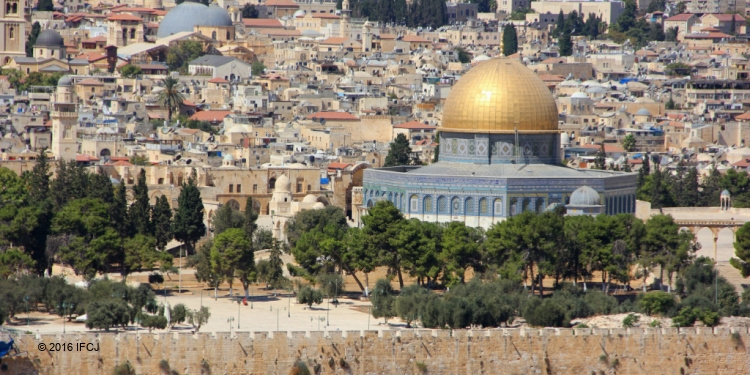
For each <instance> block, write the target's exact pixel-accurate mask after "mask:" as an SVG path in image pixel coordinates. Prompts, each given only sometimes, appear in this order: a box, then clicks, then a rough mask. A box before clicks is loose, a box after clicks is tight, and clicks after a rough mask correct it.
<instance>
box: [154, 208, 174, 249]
mask: <svg viewBox="0 0 750 375" xmlns="http://www.w3.org/2000/svg"><path fill="white" fill-rule="evenodd" d="M152 218H153V230H154V238H155V239H156V248H157V249H159V250H160V251H164V249H166V247H167V244H168V243H169V241H170V240H172V237H173V236H172V207H170V206H169V199H167V196H166V195H163V194H162V195H161V196H160V197H159V198H158V199H157V200H156V205H154V209H153V212H152Z"/></svg>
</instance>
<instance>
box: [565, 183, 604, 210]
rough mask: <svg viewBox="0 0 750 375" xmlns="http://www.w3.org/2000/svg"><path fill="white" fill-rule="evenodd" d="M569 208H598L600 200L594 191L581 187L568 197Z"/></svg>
mask: <svg viewBox="0 0 750 375" xmlns="http://www.w3.org/2000/svg"><path fill="white" fill-rule="evenodd" d="M569 205H570V206H599V205H601V198H600V197H599V193H597V192H596V190H594V189H592V188H590V187H588V186H581V187H579V188H578V189H576V190H575V191H574V192H573V194H571V195H570V204H569Z"/></svg>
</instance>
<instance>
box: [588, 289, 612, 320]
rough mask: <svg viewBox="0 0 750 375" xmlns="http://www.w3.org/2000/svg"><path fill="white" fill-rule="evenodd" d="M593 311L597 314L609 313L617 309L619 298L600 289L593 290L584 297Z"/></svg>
mask: <svg viewBox="0 0 750 375" xmlns="http://www.w3.org/2000/svg"><path fill="white" fill-rule="evenodd" d="M583 300H584V301H585V302H586V304H588V305H589V307H590V308H591V311H592V312H593V313H594V314H596V315H608V314H612V313H613V312H615V311H617V307H618V304H617V299H616V298H615V297H612V296H610V295H607V294H606V293H604V292H602V291H600V290H592V291H589V292H588V293H586V294H585V295H584V297H583Z"/></svg>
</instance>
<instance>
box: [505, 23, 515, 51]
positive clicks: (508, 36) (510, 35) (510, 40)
mask: <svg viewBox="0 0 750 375" xmlns="http://www.w3.org/2000/svg"><path fill="white" fill-rule="evenodd" d="M516 52H518V35H517V34H516V26H515V25H513V24H512V23H509V24H507V25H505V27H504V28H503V55H505V56H510V55H512V54H514V53H516Z"/></svg>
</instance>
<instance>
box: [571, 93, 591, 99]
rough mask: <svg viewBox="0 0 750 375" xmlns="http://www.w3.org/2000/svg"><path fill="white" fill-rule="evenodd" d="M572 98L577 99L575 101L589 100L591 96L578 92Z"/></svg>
mask: <svg viewBox="0 0 750 375" xmlns="http://www.w3.org/2000/svg"><path fill="white" fill-rule="evenodd" d="M570 97H571V98H575V99H588V98H589V96H588V95H586V93H585V92H580V91H578V92H576V93H574V94H573V95H571V96H570Z"/></svg>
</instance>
